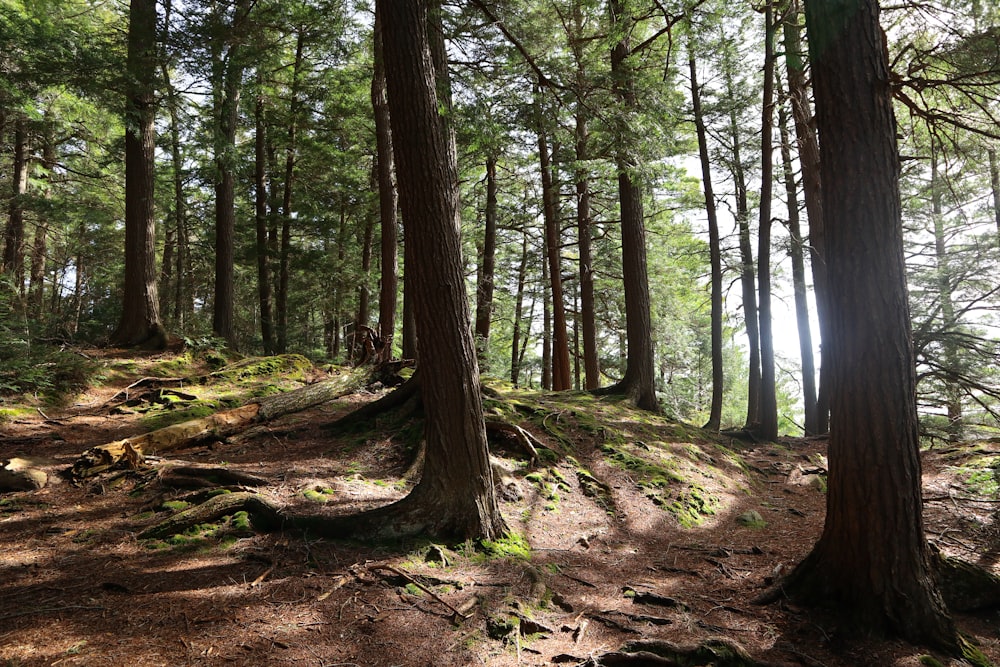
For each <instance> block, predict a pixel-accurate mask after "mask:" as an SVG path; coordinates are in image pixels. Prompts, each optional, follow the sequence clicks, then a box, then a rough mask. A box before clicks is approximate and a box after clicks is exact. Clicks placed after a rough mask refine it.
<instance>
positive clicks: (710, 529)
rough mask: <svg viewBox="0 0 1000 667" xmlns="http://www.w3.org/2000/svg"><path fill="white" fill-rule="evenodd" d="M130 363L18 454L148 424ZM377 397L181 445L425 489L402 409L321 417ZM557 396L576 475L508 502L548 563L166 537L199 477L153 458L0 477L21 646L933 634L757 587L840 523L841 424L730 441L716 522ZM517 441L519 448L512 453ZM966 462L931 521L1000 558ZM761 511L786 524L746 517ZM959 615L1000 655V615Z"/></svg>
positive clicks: (500, 656) (283, 487) (796, 658)
mask: <svg viewBox="0 0 1000 667" xmlns="http://www.w3.org/2000/svg"><path fill="white" fill-rule="evenodd" d="M128 383H129V380H127V379H122V380H119V381H118V382H117V383H116V384H112V385H109V386H105V387H102V388H100V389H95V390H93V391H91V392H88V393H87V394H85V395H83V396H80V397H79V398H78V399H77V402H76V403H75V404H74V405H72V406H69V407H67V408H65V409H62V410H58V411H56V410H52V411H50V410H45V416H43V415H42V414H41V413H38V414H37V416H36V417H24V418H17V419H15V420H13V421H12V422H9V423H7V424H4V425H3V426H2V428H0V458H9V457H12V456H31V457H36V458H37V459H38V460H40V461H42V465H43V467H45V469H46V470H48V472H49V473H50V477H52V478H53V479H55V478H56V477H57V475H56V473H57V472H58V471H59V470H62V469H64V468H66V467H67V466H68V465H69V464H70V463H71V462H72V461H73V460H74V459H75V458H76V456H77V455H78V454H79V453H80V452H82V451H83V450H85V449H86V448H88V447H91V446H94V445H97V444H100V443H103V442H108V441H111V440H116V439H120V438H123V437H126V436H128V435H130V434H134V433H136V432H138V431H139V430H140V428H141V427H140V426H139V425H138V423H137V419H138V416H137V415H135V414H109V413H108V412H107V411H105V410H97V409H95V408H99V407H100V406H101V405H102V404H103V403H104V402H105V401H107V400H108V398H109V397H110V396H111V395H112V394H114V393H115V392H116V391H117V390H118V389H120V388H121V387H123V386H125V385H127V384H128ZM373 397H374V395H372V394H367V393H360V394H355V395H352V396H349V397H347V398H345V399H343V400H341V401H337V402H335V403H331V404H327V405H324V406H322V407H320V408H317V409H315V410H312V411H309V412H307V413H299V414H296V415H291V416H288V417H285V418H282V419H280V420H277V421H275V422H273V423H270V424H267V425H265V426H261V427H256V428H254V429H252V430H250V431H248V432H246V433H245V434H243V435H241V436H238V437H234V438H231V439H230V440H228V441H226V442H218V443H214V444H213V445H212V446H210V447H198V448H193V449H188V450H184V451H181V452H177V453H175V454H172V455H171V458H174V459H183V460H187V461H193V462H197V463H216V464H217V463H223V462H225V463H226V464H228V465H230V466H232V467H234V468H239V469H241V470H245V471H247V472H252V473H254V474H257V475H262V476H264V477H267V478H268V479H270V480H271V484H270V486H268V487H266V488H265V489H264V490H263V491H262V493H264V494H265V495H266V496H267V497H269V498H270V499H272V500H274V501H276V502H279V503H282V504H284V505H290V506H295V507H296V508H300V509H301V510H302V511H311V512H315V511H323V512H350V511H356V510H358V509H360V508H364V507H371V506H375V505H378V504H382V503H385V502H387V501H391V500H393V499H395V498H398V497H400V495H401V494H402V493H404V492H405V491H404V490H403V489H402V488H401V487H402V485H401V484H397V483H396V482H397V481H398V480H399V477H400V475H401V474H402V473H403V471H404V470H405V469H406V468H407V465H408V463H409V460H408V458H409V457H408V456H407V454H406V453H405V448H403V447H401V446H400V444H399V443H398V442H396V441H394V440H393V438H392V437H391V436H392V434H391V433H389V432H386V431H373V432H371V433H368V434H367V435H358V434H340V435H331V434H330V432H329V431H327V430H324V429H321V428H319V426H318V425H319V424H322V423H325V422H329V421H330V420H331V419H333V418H334V417H335V416H338V415H340V414H343V413H346V412H347V411H349V410H350V409H351V407H352V406H356V405H358V404H360V403H363V402H366V401H369V400H371V399H372V398H373ZM46 416H47V417H48V418H46ZM550 418H551V419H553V420H557V421H559V423H560V426H561V428H562V432H563V433H564V435H565V437H567V438H568V439H569V440H570V441H572V442H573V443H574V452H573V453H574V456H575V458H576V459H578V461H579V464H578V465H576V464H574V462H573V460H572V459H566V458H561V459H560V460H559V461H557V462H556V463H555V464H553V465H554V467H555V468H556V470H557V471H558V472H559V473H560V474H561V475H562V478H563V481H564V488H563V489H562V490H559V491H558V492H557V493H556V494H555V495H558V499H557V500H556V499H553V498H552V497H545V496H551V495H552V494H547V493H540V492H539V489H538V487H537V486H536V485H533V484H531V483H530V482H529V481H528V480H525V479H523V475H524V471H523V470H522V471H521V472H520V473H516V476H517V475H520V476H522V479H521V481H520V487H521V490H522V492H523V498H522V499H520V500H516V501H512V502H505V503H504V513H505V516H506V518H507V522H508V524H509V525H510V526H511V527H512V528H515V529H516V530H518V531H520V532H521V533H522V534H524V535H525V537H526V538H527V540H528V542H529V543H530V545H531V559H530V562H528V561H524V560H519V559H516V558H483V557H482V556H477V555H476V554H475V553H474V551H473V550H472V549H469V548H465V547H463V545H457V546H454V547H453V548H452V549H451V550H450V551H449V553H450V554H451V556H450V557H451V562H450V563H449V564H448V565H447V566H442V565H440V564H439V563H434V562H427V561H426V560H425V558H424V555H425V554H426V552H427V550H428V547H429V544H428V543H426V542H419V541H412V542H405V543H394V544H378V545H374V546H373V545H365V544H360V543H354V542H346V541H331V540H321V539H314V538H311V537H309V536H308V535H302V534H295V533H287V534H283V533H275V534H256V535H254V534H250V535H243V536H238V537H236V538H235V539H232V538H231V539H229V540H222V541H220V540H207V541H205V542H202V543H196V544H194V545H193V546H192V545H188V546H184V545H181V546H174V547H167V546H165V545H164V544H163V543H159V544H158V546H160V547H162V548H153V547H154V546H157V545H153V544H151V543H150V542H148V541H143V540H139V539H138V538H137V533H138V532H139V531H140V530H142V529H143V528H145V527H147V526H149V525H152V524H153V523H155V522H157V521H158V520H161V519H163V518H164V517H165V516H167V513H166V512H162V511H159V510H160V505H161V503H162V501H163V500H164V499H169V498H171V497H173V496H181V495H183V492H180V491H170V490H164V489H161V488H158V487H157V485H156V484H148V485H146V486H142V485H140V484H139V483H138V482H137V481H136V477H123V478H121V480H122V483H121V484H120V485H119V486H117V487H112V486H111V485H110V484H109V483H108V482H107V481H106V480H97V481H94V482H91V483H87V484H83V485H80V486H75V485H73V484H70V483H68V482H65V481H63V482H58V483H52V484H50V485H49V486H47V487H46V488H44V489H41V490H38V491H34V492H28V493H12V494H4V495H0V540H2V544H3V545H4V547H3V550H2V552H0V664H2V665H5V666H7V667H13V666H22V667H28V666H35V665H122V666H126V665H127V666H140V667H144V666H147V665H150V666H151V665H229V664H232V665H281V664H296V665H316V666H326V667H334V666H340V667H348V666H365V667H369V666H371V667H375V666H386V667H388V666H401V667H402V666H407V667H409V666H413V667H428V666H436V667H450V666H467V665H489V666H492V667H506V666H514V665H548V664H554V661H559V660H563V661H566V662H567V664H579V663H581V662H583V661H584V660H586V659H587V657H588V656H591V655H599V654H601V653H603V652H606V651H613V650H617V649H618V648H619V647H621V646H622V645H623V644H624V643H625V642H627V641H630V640H634V639H664V640H668V641H670V642H673V643H677V644H684V645H691V644H695V643H698V642H700V641H703V640H705V639H707V638H712V637H725V638H728V639H729V640H732V641H734V642H736V643H738V644H739V645H741V646H743V647H744V648H746V649H747V650H748V651H749V652H750V653H751V654H752V655H753V656H754V657H756V658H757V659H759V660H761V661H762V662H765V663H767V664H774V665H807V666H818V665H825V666H828V667H835V666H845V667H846V666H853V665H893V666H899V667H902V666H907V667H909V666H913V665H918V664H922V663H921V662H920V656H922V655H925V654H927V653H928V652H927V651H926V650H924V649H919V648H914V647H912V646H908V645H906V644H903V643H897V642H848V641H844V640H843V639H841V638H840V637H839V635H838V633H837V630H836V627H835V625H834V624H833V623H832V621H829V620H828V619H826V618H824V617H823V615H822V614H818V613H816V612H810V613H806V612H805V610H803V609H800V608H797V607H795V606H793V605H790V604H787V603H778V604H773V605H770V606H765V607H760V606H755V605H754V604H752V600H753V599H754V598H755V597H756V596H757V595H759V594H760V593H761V592H762V591H764V590H765V589H766V587H767V585H768V584H769V583H770V582H771V581H772V580H773V577H774V575H775V574H776V573H779V572H780V571H782V570H783V569H785V568H788V567H790V566H792V565H794V564H795V563H797V562H798V561H799V560H800V559H801V558H802V557H803V556H804V555H805V554H806V553H807V552H808V550H809V548H810V546H811V545H812V544H813V543H814V541H815V540H816V539H817V537H818V536H819V534H820V531H821V529H822V525H823V514H824V495H823V492H822V490H820V489H819V488H817V487H816V486H815V485H811V484H804V485H800V484H794V483H790V482H789V474H790V473H792V472H793V471H795V470H798V468H799V466H803V467H808V466H809V465H810V462H811V461H815V460H816V459H815V457H816V455H818V454H822V453H823V450H824V443H822V442H821V441H815V440H812V441H805V440H789V441H787V442H784V443H781V444H780V445H770V444H768V445H757V446H752V447H748V446H747V445H746V444H745V443H742V444H741V443H739V442H736V441H723V443H724V444H725V445H727V446H729V447H731V448H733V449H738V450H740V453H741V455H742V456H743V457H744V460H745V462H746V468H745V469H744V471H743V472H741V471H740V470H738V469H736V468H735V467H734V466H730V469H729V470H728V473H727V474H732V475H737V480H738V482H739V483H738V484H737V485H735V486H734V485H733V484H732V483H729V482H726V481H725V480H723V479H716V480H715V481H714V482H713V481H712V479H711V477H709V476H706V477H705V478H704V479H702V481H701V484H702V485H703V486H705V488H706V491H708V492H711V493H715V494H716V495H717V496H718V497H719V498H720V499H722V501H723V507H722V509H721V510H720V511H719V512H718V513H717V514H716V515H715V516H714V517H710V518H709V520H707V521H706V522H705V523H704V524H702V525H700V526H697V527H693V528H682V527H680V526H679V525H678V523H677V521H676V520H675V519H674V518H673V517H672V516H671V515H670V514H668V513H667V512H665V511H663V510H662V509H660V508H659V507H657V506H656V505H654V504H653V503H652V502H651V501H650V499H649V498H648V497H647V494H646V493H645V492H644V491H643V489H641V488H639V487H638V486H637V484H636V480H635V479H634V478H633V477H632V476H631V474H630V472H629V471H628V470H627V469H621V468H617V467H613V466H611V465H609V464H608V462H607V460H606V457H604V456H603V455H602V453H601V452H600V451H599V450H598V448H597V445H599V444H600V442H599V441H600V439H601V438H600V434H596V435H595V433H594V432H592V431H587V430H585V429H581V428H578V427H577V425H575V423H574V422H573V420H572V418H571V416H567V415H566V414H564V413H562V412H559V411H558V410H557V409H553V412H552V413H551V414H550ZM663 423H664V424H667V422H665V421H664V422H663ZM614 428H616V429H618V430H619V435H621V436H622V437H623V438H624V439H625V440H631V439H633V438H634V437H635V436H634V434H632V433H630V432H629V430H630V428H631V426H630V424H629V423H628V422H627V420H622V421H621V422H620V423H617V424H615V425H614ZM533 431H534V432H535V434H536V435H538V436H539V437H540V438H541V439H542V441H543V442H546V443H549V444H551V445H552V446H553V447H555V448H557V449H558V448H559V446H558V445H557V444H556V443H553V438H552V437H551V436H549V435H547V434H546V433H544V432H540V430H539V429H533ZM630 436H631V437H630ZM17 438H21V440H18V439H17ZM24 438H30V440H24ZM664 439H667V436H664ZM696 444H697V443H696ZM702 446H703V450H705V451H709V450H710V448H709V447H708V446H707V445H704V443H702ZM711 460H712V462H713V463H715V462H716V461H715V459H714V458H713V459H711ZM508 463H510V464H511V465H516V461H514V460H513V457H511V458H510V459H508ZM949 465H950V464H949V462H948V461H947V460H946V459H945V458H944V457H943V456H942V455H941V454H939V453H937V452H935V451H934V450H932V451H931V452H929V453H925V454H924V466H925V489H926V492H925V495H926V499H925V508H926V524H927V530H928V536H929V538H930V539H931V540H932V542H934V543H936V544H937V545H938V546H939V547H940V548H941V549H942V550H943V551H945V552H946V553H950V554H954V555H958V556H961V557H963V558H966V559H968V560H972V561H974V562H978V563H980V564H983V565H986V566H989V567H992V568H993V571H994V572H997V571H998V566H997V560H998V558H997V557H998V546H1000V540H998V539H997V533H998V530H997V528H998V527H997V515H996V504H995V503H996V500H995V499H994V500H993V501H992V503H991V502H989V501H983V502H971V501H968V500H965V499H963V498H965V497H966V495H967V494H966V492H964V491H963V490H962V489H961V488H960V487H959V486H958V485H957V482H956V480H955V478H954V475H953V473H952V472H951V468H950V467H949ZM579 466H582V467H584V468H587V469H588V470H590V471H591V472H592V473H593V474H594V476H595V477H597V478H599V479H601V480H603V481H605V482H606V483H607V484H608V485H609V486H610V488H611V492H612V495H613V503H614V511H613V512H608V511H607V510H606V509H605V508H604V507H602V506H601V505H600V504H599V503H597V502H595V500H594V499H593V498H591V497H588V496H586V495H584V494H583V493H582V492H581V488H580V484H579V482H578V479H577V476H576V471H577V470H578V469H579ZM706 470H708V468H706ZM740 475H743V476H742V477H740ZM792 476H793V477H794V476H795V475H794V474H793V475H792ZM552 479H554V478H552ZM310 487H312V488H324V489H332V491H333V492H332V493H328V494H327V497H328V498H329V502H327V503H325V504H322V505H320V504H317V503H315V502H311V501H309V500H307V499H305V498H304V497H303V495H302V491H303V490H304V489H306V488H310ZM567 488H568V490H567ZM320 508H321V509H320ZM747 510H756V511H757V512H759V513H760V514H761V515H762V517H763V518H764V520H765V521H766V526H765V527H763V528H754V529H751V528H745V527H742V526H740V525H738V524H737V522H736V518H737V516H739V515H740V514H741V513H743V512H745V511H747ZM386 567H391V568H394V569H395V571H392V570H388V569H384V568H386ZM399 572H403V573H406V575H408V576H410V577H412V578H413V579H414V580H416V581H418V582H420V583H421V584H423V585H425V586H426V588H428V589H430V590H432V591H433V592H434V594H435V596H436V597H435V596H431V595H428V594H427V593H425V592H424V591H422V590H419V588H418V587H417V586H415V585H414V584H413V583H412V582H410V581H408V580H407V579H406V578H404V577H403V576H400V575H399ZM407 584H410V585H409V586H407ZM542 584H544V587H543V586H542ZM627 591H634V592H635V593H638V594H642V593H657V594H659V595H661V596H667V597H669V598H673V599H674V600H676V601H677V602H678V604H677V606H674V607H664V606H652V605H646V604H641V603H638V602H634V601H633V599H637V600H641V599H642V596H641V595H639V596H638V597H636V598H633V597H632V594H631V593H627ZM474 597H475V599H477V600H478V603H477V604H476V606H475V607H474V608H473V609H472V612H471V616H470V618H468V619H466V620H461V621H458V622H456V621H454V620H453V614H452V610H451V609H450V608H449V607H448V606H446V604H445V603H447V605H451V606H453V607H458V606H461V605H462V604H463V603H466V602H470V601H472V600H473V598H474ZM539 598H541V599H539ZM518 611H520V613H521V614H522V615H523V616H525V617H526V618H530V619H533V620H534V621H535V622H536V623H537V626H534V627H533V626H532V625H531V624H530V623H527V622H525V623H523V624H522V634H524V636H520V635H518V634H517V633H516V632H515V633H511V634H507V635H506V636H501V635H502V632H498V631H496V628H495V626H496V623H492V622H491V619H497V618H506V617H509V615H510V614H512V613H517V612H518ZM958 621H959V624H960V627H961V628H962V629H963V631H965V632H966V633H968V635H969V636H971V637H972V638H974V640H976V641H977V642H979V644H980V648H981V649H982V650H983V652H984V653H985V654H986V655H987V656H989V657H990V658H991V659H992V660H993V661H994V662H995V663H997V664H1000V614H998V613H997V612H996V611H992V612H988V613H984V614H980V615H977V616H961V617H959V618H958ZM491 629H493V632H492V634H493V635H494V636H495V637H491ZM560 656H561V657H560ZM570 656H572V657H570ZM945 664H949V663H947V661H945ZM950 664H956V665H957V664H961V663H958V662H952V663H950Z"/></svg>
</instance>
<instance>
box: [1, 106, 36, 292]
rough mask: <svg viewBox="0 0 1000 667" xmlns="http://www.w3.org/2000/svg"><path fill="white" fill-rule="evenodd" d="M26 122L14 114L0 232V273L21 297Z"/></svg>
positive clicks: (26, 174)
mask: <svg viewBox="0 0 1000 667" xmlns="http://www.w3.org/2000/svg"><path fill="white" fill-rule="evenodd" d="M28 153H29V150H28V119H27V117H26V116H25V114H24V113H18V114H17V116H16V118H15V120H14V162H13V165H12V172H13V173H12V177H11V179H10V182H11V188H12V190H11V197H10V204H9V205H8V216H7V227H6V228H5V229H4V247H3V264H2V267H0V268H2V270H3V273H5V274H6V275H7V276H9V277H10V280H11V283H12V285H13V287H14V291H15V292H16V293H17V294H18V295H21V294H23V293H24V198H25V195H26V194H27V193H28V161H29V157H30V156H29V155H28Z"/></svg>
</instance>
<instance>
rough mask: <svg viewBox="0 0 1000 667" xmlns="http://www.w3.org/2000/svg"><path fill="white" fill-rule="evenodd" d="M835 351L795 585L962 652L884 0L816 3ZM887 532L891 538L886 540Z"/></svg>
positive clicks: (796, 593) (864, 626)
mask: <svg viewBox="0 0 1000 667" xmlns="http://www.w3.org/2000/svg"><path fill="white" fill-rule="evenodd" d="M806 20H807V24H808V26H809V30H810V33H809V34H810V42H809V52H810V60H811V63H812V72H813V80H814V89H815V93H816V112H817V125H818V128H819V133H820V140H821V142H822V143H821V146H822V156H821V165H822V179H823V208H824V212H825V214H826V216H827V217H826V220H827V225H826V235H827V236H826V240H827V248H826V250H827V255H826V259H827V269H828V271H829V277H830V281H831V284H836V285H837V290H836V291H835V292H832V293H831V294H830V303H829V305H830V315H831V325H832V326H831V330H832V333H833V336H832V338H831V339H829V340H827V339H824V345H828V346H829V347H830V348H832V349H831V350H830V352H831V354H832V361H833V367H832V373H833V377H832V381H833V387H832V396H831V398H832V400H831V415H830V418H831V436H830V446H829V459H830V472H829V486H828V493H827V514H826V523H825V525H824V528H823V533H822V535H821V536H820V539H819V541H818V542H817V544H816V546H815V547H814V549H813V551H812V552H811V553H810V555H809V556H808V557H807V558H806V559H805V560H804V561H803V562H802V563H801V564H800V565H799V566H798V567H797V568H796V570H795V571H794V572H793V574H792V576H791V581H790V582H789V585H787V586H786V587H785V590H786V591H788V592H789V593H790V594H791V595H792V596H793V597H796V598H798V599H801V600H802V601H809V602H811V603H813V604H821V605H828V606H830V607H831V608H833V609H835V610H836V611H837V613H838V614H840V615H841V617H842V618H843V619H844V621H845V622H846V623H847V624H848V627H849V628H851V629H853V630H855V631H856V632H858V633H862V634H865V635H872V634H893V635H899V636H901V637H903V638H904V639H907V640H909V641H912V642H914V643H919V644H924V645H929V646H935V647H940V648H943V649H945V650H948V651H951V652H953V653H956V652H958V650H959V640H958V636H957V633H956V629H955V626H954V624H953V622H952V620H951V618H950V617H949V616H948V613H947V611H946V610H945V606H944V603H943V601H942V599H941V595H940V594H939V592H938V590H937V587H936V585H935V581H934V578H933V573H932V569H931V562H930V561H931V557H930V549H929V547H928V544H927V541H926V538H925V537H924V532H923V521H922V512H923V503H922V502H921V492H920V476H921V470H920V457H919V451H918V433H917V415H916V374H915V370H914V360H913V350H912V345H911V341H910V318H909V307H908V303H907V293H906V267H905V262H904V257H903V236H902V223H901V206H900V195H899V182H898V179H899V172H900V166H899V156H898V152H897V147H896V123H895V118H894V116H893V109H892V93H891V87H892V86H891V82H890V78H889V67H888V53H887V52H886V50H885V46H884V44H885V42H884V35H883V33H882V31H881V29H880V27H879V7H878V3H877V2H876V0H842V1H838V2H832V1H831V2H814V1H810V2H809V3H807V5H806ZM887 536H891V538H889V539H887Z"/></svg>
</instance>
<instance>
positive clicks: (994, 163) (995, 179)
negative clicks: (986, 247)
mask: <svg viewBox="0 0 1000 667" xmlns="http://www.w3.org/2000/svg"><path fill="white" fill-rule="evenodd" d="M988 155H989V160H990V186H991V188H992V190H993V217H994V218H996V221H997V234H998V235H1000V160H997V152H996V149H994V148H991V149H990V150H989V151H988Z"/></svg>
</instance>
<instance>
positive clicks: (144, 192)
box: [111, 0, 167, 349]
mask: <svg viewBox="0 0 1000 667" xmlns="http://www.w3.org/2000/svg"><path fill="white" fill-rule="evenodd" d="M155 44H156V2H155V0H132V2H131V6H130V11H129V30H128V62H127V65H126V69H127V71H128V81H129V92H128V95H127V99H126V116H127V122H126V123H125V285H124V290H123V304H122V317H121V322H119V324H118V328H117V329H116V330H115V332H114V333H112V334H111V342H112V343H114V344H116V345H122V346H125V347H133V346H144V347H149V348H152V349H164V348H166V346H167V336H166V331H165V330H164V329H163V325H162V324H161V323H160V301H159V296H158V293H157V288H156V279H157V274H156V222H155V218H154V217H153V213H154V211H153V204H154V199H153V163H154V151H155V148H156V146H155V135H154V128H153V123H154V121H155V120H156V107H155V94H154V93H155V91H154V85H155V84H154V79H155V76H156V50H155Z"/></svg>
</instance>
